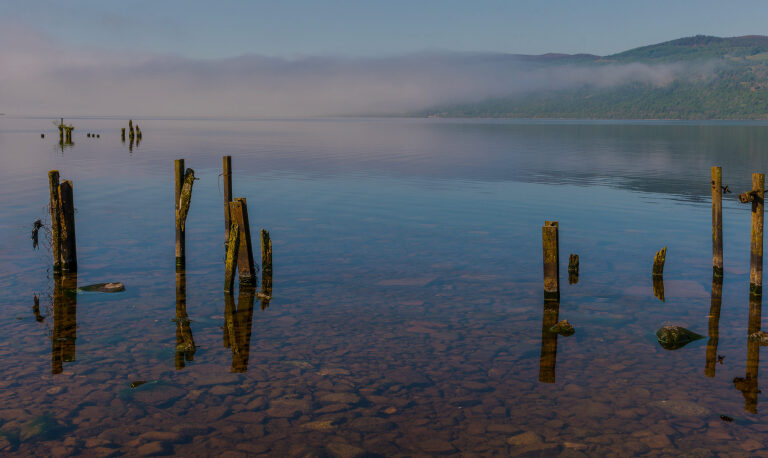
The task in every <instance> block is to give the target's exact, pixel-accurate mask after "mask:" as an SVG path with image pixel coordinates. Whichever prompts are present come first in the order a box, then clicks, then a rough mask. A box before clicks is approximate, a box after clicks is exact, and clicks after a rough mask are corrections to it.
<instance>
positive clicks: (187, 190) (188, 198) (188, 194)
mask: <svg viewBox="0 0 768 458" xmlns="http://www.w3.org/2000/svg"><path fill="white" fill-rule="evenodd" d="M194 184H195V171H194V170H192V169H187V171H186V172H184V183H183V184H182V186H181V195H180V196H179V215H178V217H179V222H180V224H181V230H182V231H185V230H186V222H187V215H188V214H189V206H190V204H191V203H192V186H193V185H194Z"/></svg>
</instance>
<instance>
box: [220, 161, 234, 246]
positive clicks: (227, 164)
mask: <svg viewBox="0 0 768 458" xmlns="http://www.w3.org/2000/svg"><path fill="white" fill-rule="evenodd" d="M222 162H223V173H222V177H223V181H224V250H225V251H226V250H227V242H228V241H229V229H230V227H231V226H232V219H231V217H230V215H229V203H230V202H232V156H224V157H223V159H222Z"/></svg>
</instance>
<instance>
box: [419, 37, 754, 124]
mask: <svg viewBox="0 0 768 458" xmlns="http://www.w3.org/2000/svg"><path fill="white" fill-rule="evenodd" d="M564 61H565V63H566V65H569V64H570V65H572V64H573V59H572V58H571V59H564ZM580 61H581V65H586V66H589V67H592V68H595V67H606V66H610V65H621V64H630V63H644V64H649V65H657V64H658V65H666V64H675V63H679V64H681V65H689V66H690V67H691V68H694V65H698V64H697V62H698V63H706V64H707V65H709V66H710V68H709V69H708V70H707V71H706V72H703V73H698V72H697V71H691V72H688V73H680V74H678V75H677V77H676V79H674V80H672V81H669V82H665V83H664V84H658V83H639V82H630V83H625V84H620V85H615V86H611V87H599V86H596V85H595V86H591V85H588V84H587V85H582V86H580V87H578V88H570V89H563V90H553V91H537V92H528V93H525V94H524V95H511V96H508V97H501V98H493V99H487V100H482V101H473V102H468V103H462V104H455V105H450V106H441V107H434V108H433V109H430V110H427V111H425V112H423V113H419V114H421V115H427V116H442V117H510V118H587V119H595V118H600V119H768V37H764V36H744V37H734V38H719V37H709V36H695V37H687V38H681V39H678V40H673V41H668V42H665V43H660V44H656V45H650V46H644V47H641V48H636V49H632V50H629V51H625V52H621V53H618V54H614V55H611V56H604V57H596V58H594V59H585V58H582V59H580Z"/></svg>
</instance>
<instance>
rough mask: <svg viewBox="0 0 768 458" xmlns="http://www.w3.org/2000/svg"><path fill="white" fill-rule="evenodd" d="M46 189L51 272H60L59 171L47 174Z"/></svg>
mask: <svg viewBox="0 0 768 458" xmlns="http://www.w3.org/2000/svg"><path fill="white" fill-rule="evenodd" d="M48 187H49V188H50V194H51V198H50V204H49V206H50V209H51V239H52V240H51V246H52V250H53V272H54V273H59V272H61V253H60V249H61V221H60V213H59V171H58V170H51V171H50V172H48Z"/></svg>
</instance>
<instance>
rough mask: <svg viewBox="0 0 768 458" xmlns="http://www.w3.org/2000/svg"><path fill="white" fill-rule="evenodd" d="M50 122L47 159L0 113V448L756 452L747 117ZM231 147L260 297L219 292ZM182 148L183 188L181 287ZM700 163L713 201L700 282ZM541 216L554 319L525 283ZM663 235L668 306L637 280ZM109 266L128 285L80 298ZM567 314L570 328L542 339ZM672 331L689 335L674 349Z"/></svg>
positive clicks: (21, 126) (532, 280)
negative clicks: (62, 127) (57, 244)
mask: <svg viewBox="0 0 768 458" xmlns="http://www.w3.org/2000/svg"><path fill="white" fill-rule="evenodd" d="M65 121H66V122H70V123H72V124H74V125H75V131H74V133H73V143H74V144H72V145H64V146H63V147H62V146H61V145H59V143H58V134H57V131H56V128H55V127H53V125H52V123H51V120H50V119H48V118H42V117H17V118H13V117H0V298H2V299H1V300H0V306H1V308H0V310H1V313H0V367H2V371H0V454H2V455H10V456H33V455H34V456H46V455H58V456H64V455H78V454H83V455H87V456H91V455H93V456H121V455H128V456H134V455H151V454H173V453H175V454H178V455H182V456H217V455H222V456H252V455H259V454H264V455H268V456H340V457H353V456H430V455H462V456H510V455H529V456H539V455H541V456H558V455H562V456H598V455H611V454H613V455H619V456H630V455H649V456H669V455H674V456H677V455H686V456H742V455H744V456H749V455H762V454H765V453H766V450H767V449H768V421H766V420H765V418H766V416H765V413H766V412H768V399H766V397H765V395H764V394H763V393H762V392H761V391H760V389H761V387H762V386H765V382H763V381H762V380H761V379H760V376H759V367H760V351H761V347H759V346H757V345H755V344H753V343H750V342H748V339H747V337H748V332H749V331H750V330H754V329H758V328H759V326H760V323H761V317H760V314H759V312H760V305H761V304H760V303H759V302H757V303H755V302H754V301H753V303H752V304H751V307H752V311H753V313H752V315H750V298H749V262H750V258H749V245H750V238H749V237H750V208H749V206H748V205H743V204H740V203H739V202H738V199H737V198H736V196H737V195H738V193H739V192H743V191H746V190H749V189H750V188H751V174H752V173H753V172H764V171H766V169H768V123H760V122H664V121H645V122H640V121H637V122H632V121H624V122H618V121H610V122H608V121H606V122H601V121H559V120H552V121H544V120H531V121H523V120H460V119H457V120H446V119H400V118H384V119H372V118H362V119H304V120H296V119H293V120H248V119H134V122H136V123H138V124H139V125H140V127H141V130H142V132H143V138H142V141H141V142H140V143H139V144H134V145H131V144H130V143H129V142H122V141H121V139H120V128H121V127H127V123H128V120H127V119H122V118H109V117H107V118H72V119H65ZM41 133H45V134H46V135H45V138H41V136H40V134H41ZM87 133H97V134H99V135H100V137H99V138H90V137H87V136H86V134H87ZM223 155H231V156H232V168H233V190H234V196H235V197H245V198H246V199H247V203H248V213H249V218H250V226H251V232H252V234H253V235H252V237H253V238H254V246H255V247H256V252H255V253H254V254H255V257H256V258H257V259H258V258H259V249H258V247H259V243H258V238H257V237H256V235H257V234H258V231H259V230H260V229H262V228H263V229H267V230H269V232H270V234H271V238H272V243H273V260H274V261H273V262H274V265H273V277H272V300H271V301H269V302H268V303H266V304H265V303H264V301H262V300H260V299H259V298H258V297H255V296H254V295H253V294H250V293H249V292H248V291H247V290H245V289H243V290H241V291H238V292H236V293H235V294H234V295H233V296H229V295H226V294H225V293H224V291H223V284H224V262H223V257H224V248H223V244H224V207H223V189H222V177H221V173H222V170H221V168H222V156H223ZM178 158H184V159H185V161H186V166H187V167H190V168H192V169H194V171H195V175H196V176H197V177H198V178H199V180H198V181H196V182H195V185H194V188H193V194H192V203H191V207H190V211H189V216H188V219H187V223H186V224H187V234H186V248H187V260H186V270H185V271H184V272H179V273H177V272H176V269H175V259H174V209H173V198H174V184H173V161H174V159H178ZM711 166H722V167H723V183H724V184H727V185H728V186H729V189H730V190H732V191H733V193H732V194H725V196H724V199H723V234H724V259H725V261H724V270H725V274H724V281H723V283H722V285H718V284H714V288H713V280H712V239H711V234H712V232H711V207H710V167H711ZM52 169H57V170H59V172H60V174H61V177H62V179H68V180H71V181H72V182H73V186H74V200H75V207H76V216H75V218H76V237H77V251H78V261H79V269H78V273H77V276H76V277H74V278H73V276H70V277H69V278H68V279H66V280H61V279H57V278H54V276H53V275H52V273H51V271H50V264H51V257H50V252H49V248H48V247H47V245H46V242H45V239H44V237H43V233H42V232H41V241H40V246H39V249H37V250H36V249H33V247H32V241H31V240H30V231H31V229H32V225H33V222H34V221H35V220H37V219H42V220H43V221H44V222H46V221H47V219H48V216H47V209H46V206H47V204H48V195H49V191H48V171H49V170H52ZM547 220H554V221H558V222H559V243H560V283H561V295H560V302H559V307H558V308H554V307H553V306H551V305H550V306H548V307H545V304H544V299H543V287H542V229H541V227H542V225H543V224H544V221H547ZM665 246H666V247H667V261H666V266H665V269H664V284H663V286H664V301H661V300H660V299H659V298H657V297H656V296H655V295H654V288H653V282H652V279H651V275H650V272H651V264H652V261H653V255H654V253H655V252H656V251H658V250H659V249H661V248H663V247H665ZM571 253H575V254H578V255H579V258H580V275H579V277H578V282H576V283H569V281H568V273H567V264H568V255H569V254H571ZM65 282H66V283H67V284H64V283H65ZM101 282H122V283H124V285H125V288H126V289H125V291H123V292H118V293H99V292H88V291H79V292H75V288H77V287H81V286H85V285H89V284H93V283H101ZM713 289H714V291H715V294H714V296H713V294H712V292H713ZM718 292H719V293H720V298H718V297H717V296H718ZM35 298H37V304H38V305H37V306H35V304H36V302H35ZM562 319H567V320H568V321H569V322H570V323H571V324H572V325H573V326H574V327H575V333H574V334H573V335H571V336H558V335H556V334H553V333H550V332H549V331H548V327H549V326H551V324H552V323H554V322H555V321H557V320H562ZM553 320H554V321H553ZM664 325H679V326H683V327H685V328H687V329H690V330H692V331H694V332H697V333H699V334H701V335H703V336H704V338H703V339H700V340H697V341H695V342H692V343H690V344H688V345H686V346H684V347H682V348H679V349H676V350H666V349H664V348H662V347H661V346H660V345H659V343H658V342H657V340H656V336H655V335H654V333H655V332H656V330H657V329H659V328H660V327H661V326H664ZM764 359H768V357H764ZM767 377H768V376H767ZM766 380H767V381H768V379H766Z"/></svg>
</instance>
